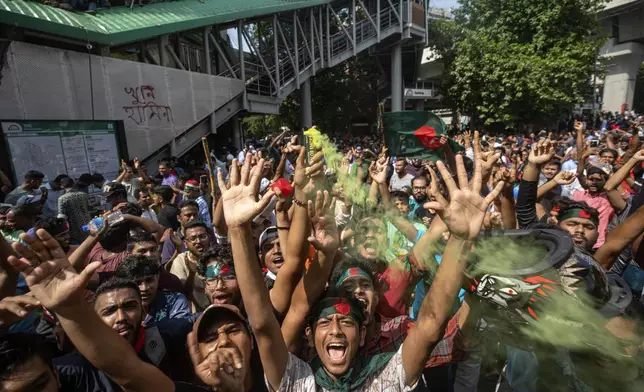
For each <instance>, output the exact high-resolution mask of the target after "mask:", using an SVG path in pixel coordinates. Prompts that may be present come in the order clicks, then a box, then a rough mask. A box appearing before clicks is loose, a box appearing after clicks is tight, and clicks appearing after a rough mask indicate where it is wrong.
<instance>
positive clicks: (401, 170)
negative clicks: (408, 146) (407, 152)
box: [395, 159, 407, 175]
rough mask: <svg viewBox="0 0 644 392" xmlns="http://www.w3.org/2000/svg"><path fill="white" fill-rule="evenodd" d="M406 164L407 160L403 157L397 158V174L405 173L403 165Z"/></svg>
mask: <svg viewBox="0 0 644 392" xmlns="http://www.w3.org/2000/svg"><path fill="white" fill-rule="evenodd" d="M406 166H407V162H406V161H405V160H404V159H399V160H397V161H396V165H395V168H396V173H397V174H399V175H400V174H404V173H405V167H406Z"/></svg>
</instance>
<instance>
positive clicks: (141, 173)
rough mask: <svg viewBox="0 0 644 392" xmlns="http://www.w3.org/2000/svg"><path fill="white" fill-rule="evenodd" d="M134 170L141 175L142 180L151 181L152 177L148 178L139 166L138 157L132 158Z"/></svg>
mask: <svg viewBox="0 0 644 392" xmlns="http://www.w3.org/2000/svg"><path fill="white" fill-rule="evenodd" d="M134 170H136V172H137V173H139V177H141V178H142V179H143V181H145V182H152V179H150V176H148V173H147V171H145V170H143V166H141V161H139V158H134Z"/></svg>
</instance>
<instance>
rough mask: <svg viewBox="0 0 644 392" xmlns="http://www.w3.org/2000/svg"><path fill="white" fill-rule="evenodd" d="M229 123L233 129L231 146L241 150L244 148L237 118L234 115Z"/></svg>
mask: <svg viewBox="0 0 644 392" xmlns="http://www.w3.org/2000/svg"><path fill="white" fill-rule="evenodd" d="M230 123H231V126H232V128H233V145H234V146H235V147H236V148H238V149H240V150H241V149H242V148H244V140H243V137H242V131H241V123H240V122H239V116H238V115H234V116H233V118H231V119H230Z"/></svg>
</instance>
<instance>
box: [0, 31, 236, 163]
mask: <svg viewBox="0 0 644 392" xmlns="http://www.w3.org/2000/svg"><path fill="white" fill-rule="evenodd" d="M90 74H91V79H90ZM90 80H92V81H93V83H90ZM243 88H244V84H243V82H241V81H239V80H236V79H228V78H223V77H219V76H211V75H206V74H200V73H194V72H188V71H182V70H178V69H172V68H165V67H159V66H156V65H151V64H144V63H137V62H133V61H126V60H120V59H114V58H109V57H100V56H91V72H90V56H89V55H88V54H84V53H79V52H73V51H67V50H61V49H56V48H51V47H46V46H39V45H32V44H27V43H24V42H16V41H14V42H12V43H11V45H10V47H9V49H8V51H7V55H6V56H5V62H4V65H3V67H2V75H1V79H0V118H1V119H16V120H19V119H30V120H91V119H92V118H94V119H96V120H123V121H124V124H125V130H126V136H127V145H128V153H129V155H130V157H135V156H137V157H140V158H142V159H143V158H145V157H147V156H148V155H150V154H151V153H153V152H154V151H156V150H157V149H159V148H160V147H162V146H163V145H165V144H167V143H168V142H169V141H170V140H172V138H174V137H176V136H178V135H181V134H182V133H183V132H185V131H186V130H187V129H189V128H190V127H192V126H193V125H194V124H196V123H197V122H198V121H200V120H202V119H204V118H205V117H207V116H208V115H210V113H212V112H213V111H214V110H215V109H217V108H219V107H221V106H223V105H224V104H226V103H227V102H229V101H230V100H231V99H233V98H235V97H236V96H238V95H239V94H240V93H242V91H243Z"/></svg>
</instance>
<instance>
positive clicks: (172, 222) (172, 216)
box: [157, 204, 179, 231]
mask: <svg viewBox="0 0 644 392" xmlns="http://www.w3.org/2000/svg"><path fill="white" fill-rule="evenodd" d="M177 215H179V209H178V208H177V206H175V205H174V204H168V205H166V206H164V207H163V208H161V210H160V211H159V213H158V214H157V220H158V221H159V224H160V225H162V226H165V227H169V228H171V229H172V230H175V231H176V230H177V229H178V228H179V220H178V219H177Z"/></svg>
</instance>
